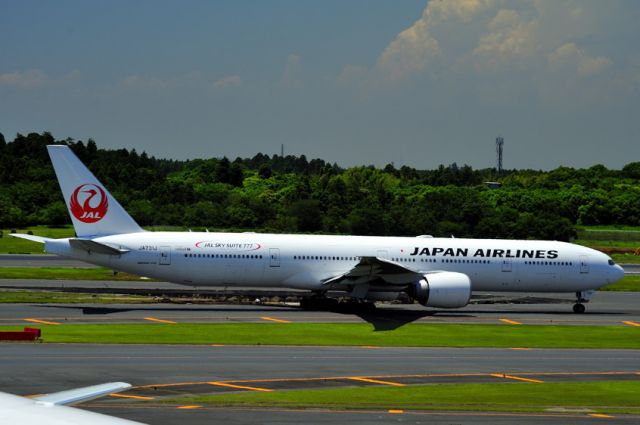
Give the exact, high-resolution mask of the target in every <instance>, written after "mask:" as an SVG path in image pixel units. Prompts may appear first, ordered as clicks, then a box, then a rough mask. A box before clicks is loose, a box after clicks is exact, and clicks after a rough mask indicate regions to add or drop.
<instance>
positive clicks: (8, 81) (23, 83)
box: [0, 69, 49, 89]
mask: <svg viewBox="0 0 640 425" xmlns="http://www.w3.org/2000/svg"><path fill="white" fill-rule="evenodd" d="M48 80H49V77H47V75H46V74H45V73H44V72H43V71H41V70H39V69H28V70H26V71H22V72H21V71H16V72H13V73H8V74H0V86H7V87H16V88H21V89H34V88H38V87H41V86H43V85H44V84H46V83H47V81H48Z"/></svg>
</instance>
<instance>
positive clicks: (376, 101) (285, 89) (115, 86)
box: [0, 0, 640, 169]
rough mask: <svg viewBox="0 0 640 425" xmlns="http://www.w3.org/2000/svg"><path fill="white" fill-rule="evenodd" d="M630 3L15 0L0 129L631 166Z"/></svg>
mask: <svg viewBox="0 0 640 425" xmlns="http://www.w3.org/2000/svg"><path fill="white" fill-rule="evenodd" d="M639 21H640V2H637V1H634V0H608V1H606V2H605V1H599V0H580V1H576V0H567V1H563V2H557V1H555V0H511V1H507V0H442V1H430V2H426V1H424V0H423V1H416V0H402V1H390V0H386V1H376V0H367V1H360V0H349V1H344V0H343V1H331V0H325V1H322V2H318V1H305V0H289V1H285V0H280V1H184V2H177V1H136V2H130V1H110V2H103V1H58V2H46V1H37V2H36V1H21V2H13V3H10V2H4V3H3V5H2V6H0V52H2V54H1V56H0V57H1V59H0V132H2V133H3V134H5V136H6V138H7V139H11V138H13V136H14V135H15V134H16V133H18V132H20V133H28V132H31V131H37V132H40V131H45V130H46V131H51V132H52V133H53V134H54V135H55V136H56V137H58V138H66V137H72V138H74V139H82V140H86V139H87V138H89V137H92V138H94V139H95V140H96V141H97V142H98V144H99V145H100V146H103V147H114V148H115V147H127V148H136V149H137V150H138V151H142V150H145V151H147V152H148V153H150V154H152V155H155V156H159V157H172V158H180V159H184V158H195V157H210V156H222V155H226V156H229V157H231V158H234V157H236V156H243V157H245V156H253V155H254V154H255V153H257V152H263V153H276V152H279V149H280V144H281V143H284V144H285V150H286V152H288V153H293V154H305V155H307V156H308V157H321V158H323V159H326V160H328V161H332V162H337V163H339V164H341V165H345V166H348V165H356V164H376V165H384V164H386V163H389V162H394V163H395V164H396V165H397V166H400V165H405V164H406V165H410V166H414V167H419V168H432V167H436V166H437V165H438V164H441V163H442V164H450V163H452V162H456V163H458V164H465V163H466V164H470V165H472V166H474V167H478V168H484V167H489V166H493V165H494V162H495V153H494V140H495V137H496V136H498V135H502V136H503V137H504V138H505V166H506V167H508V168H511V167H517V168H536V169H538V168H541V169H549V168H554V167H557V166H559V165H568V166H576V167H583V166H591V165H594V164H597V163H603V164H605V165H607V166H609V167H613V168H619V167H621V166H622V165H624V164H626V163H628V162H631V161H640V120H639V119H638V116H640V96H639V95H640V48H639V47H638V46H639V44H638V42H637V40H640V26H639V25H637V22H639Z"/></svg>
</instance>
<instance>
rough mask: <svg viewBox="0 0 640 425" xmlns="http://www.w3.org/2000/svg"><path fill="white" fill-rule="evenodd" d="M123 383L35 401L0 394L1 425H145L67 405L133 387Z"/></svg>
mask: <svg viewBox="0 0 640 425" xmlns="http://www.w3.org/2000/svg"><path fill="white" fill-rule="evenodd" d="M130 387H131V385H129V384H126V383H124V382H112V383H108V384H101V385H94V386H91V387H85V388H78V389H74V390H68V391H62V392H59V393H52V394H47V395H42V396H37V397H32V398H27V397H20V396H17V395H13V394H7V393H2V392H0V424H7V425H9V424H15V425H44V424H46V425H143V424H141V423H140V422H133V421H129V420H126V419H120V418H115V417H113V416H107V415H102V414H99V413H93V412H89V411H86V410H81V409H75V408H73V407H69V406H65V405H67V404H73V403H79V402H81V401H86V400H92V399H94V398H97V397H102V396H105V395H107V394H112V393H116V392H119V391H123V390H126V389H127V388H130Z"/></svg>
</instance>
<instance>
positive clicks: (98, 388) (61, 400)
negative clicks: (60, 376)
mask: <svg viewBox="0 0 640 425" xmlns="http://www.w3.org/2000/svg"><path fill="white" fill-rule="evenodd" d="M129 388H131V384H127V383H126V382H110V383H108V384H100V385H92V386H90V387H84V388H76V389H73V390H67V391H60V392H57V393H51V394H46V395H43V396H38V397H34V398H33V400H36V401H37V402H39V403H42V404H47V405H64V404H73V403H79V402H81V401H86V400H92V399H94V398H98V397H102V396H105V395H108V394H112V393H118V392H120V391H124V390H126V389H129Z"/></svg>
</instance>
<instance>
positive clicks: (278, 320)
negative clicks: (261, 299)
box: [261, 316, 291, 323]
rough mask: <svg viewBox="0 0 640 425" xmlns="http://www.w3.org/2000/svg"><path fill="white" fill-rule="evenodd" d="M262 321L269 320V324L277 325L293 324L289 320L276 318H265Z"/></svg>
mask: <svg viewBox="0 0 640 425" xmlns="http://www.w3.org/2000/svg"><path fill="white" fill-rule="evenodd" d="M261 319H262V320H267V321H269V322H276V323H291V322H290V321H289V320H283V319H276V318H275V317H267V316H263V317H261Z"/></svg>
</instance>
